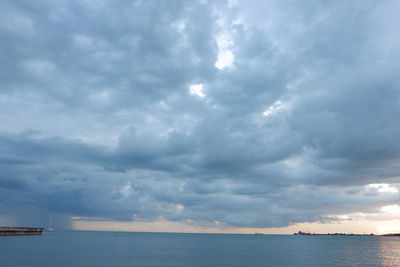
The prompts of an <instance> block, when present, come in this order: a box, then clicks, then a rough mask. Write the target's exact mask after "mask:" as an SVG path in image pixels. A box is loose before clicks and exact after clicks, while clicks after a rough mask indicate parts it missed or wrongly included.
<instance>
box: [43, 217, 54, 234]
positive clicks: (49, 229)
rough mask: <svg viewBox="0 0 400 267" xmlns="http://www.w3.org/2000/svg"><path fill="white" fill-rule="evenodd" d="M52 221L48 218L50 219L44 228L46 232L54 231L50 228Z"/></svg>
mask: <svg viewBox="0 0 400 267" xmlns="http://www.w3.org/2000/svg"><path fill="white" fill-rule="evenodd" d="M52 221H53V220H51V219H50V221H49V227H47V228H46V229H45V231H46V232H54V229H53V228H51V223H52Z"/></svg>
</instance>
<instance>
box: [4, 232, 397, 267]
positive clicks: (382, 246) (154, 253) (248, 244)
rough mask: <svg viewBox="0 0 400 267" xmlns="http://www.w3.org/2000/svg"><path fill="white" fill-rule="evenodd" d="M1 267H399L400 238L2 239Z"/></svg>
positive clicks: (53, 235)
mask: <svg viewBox="0 0 400 267" xmlns="http://www.w3.org/2000/svg"><path fill="white" fill-rule="evenodd" d="M0 266H1V267H63V266H65V267H66V266H68V267H131V266H132V267H133V266H135V267H140V266H143V267H150V266H151V267H156V266H157V267H167V266H182V267H200V266H207V267H212V266H221V267H222V266H226V267H228V266H229V267H235V266H237V267H247V266H248V267H250V266H255V267H256V266H257V267H259V266H296V267H297V266H329V267H331V266H338V267H339V266H340V267H345V266H351V267H355V266H400V237H384V236H299V235H243V234H181V233H126V232H95V231H55V232H45V233H43V235H39V236H0Z"/></svg>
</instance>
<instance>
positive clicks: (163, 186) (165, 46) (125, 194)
mask: <svg viewBox="0 0 400 267" xmlns="http://www.w3.org/2000/svg"><path fill="white" fill-rule="evenodd" d="M261 2H262V3H261ZM1 7H2V8H1V10H2V11H1V12H2V15H4V16H0V18H1V20H2V23H1V26H0V38H1V41H2V42H1V43H2V45H1V46H0V59H1V60H2V62H3V63H4V64H2V66H1V67H0V121H1V126H0V132H1V134H0V168H1V174H0V192H1V196H0V199H1V207H3V208H4V209H2V210H4V211H2V213H0V215H1V214H3V215H6V214H7V216H8V215H10V214H11V215H12V216H14V217H15V220H17V221H19V223H23V222H25V223H27V217H26V216H22V213H29V214H31V213H33V212H35V211H37V212H38V213H43V214H45V215H46V216H54V217H56V216H58V217H57V218H59V219H58V220H57V221H58V223H59V224H63V225H66V226H68V225H67V223H68V219H67V218H68V216H84V217H96V218H97V217H98V218H110V219H116V220H133V219H135V218H141V219H145V220H154V219H156V218H158V217H160V216H162V217H164V218H166V219H168V220H191V221H195V222H196V223H198V224H199V225H201V224H203V223H205V224H207V223H211V224H212V223H213V222H214V221H218V222H221V223H225V224H230V225H237V226H255V227H268V226H285V225H288V224H291V223H295V222H304V221H315V220H324V219H326V216H327V215H331V214H343V213H351V212H355V211H365V212H374V211H376V209H378V208H379V207H380V206H382V205H388V204H396V203H398V197H397V194H381V193H376V192H375V191H374V192H375V193H374V192H372V191H371V190H370V191H368V190H367V191H368V192H367V191H365V190H366V189H365V188H364V186H365V185H366V184H369V183H382V182H387V183H395V184H396V183H397V182H398V177H399V168H398V161H399V152H400V148H399V145H398V141H397V139H398V136H399V133H400V132H399V129H400V128H399V126H398V123H397V120H398V118H399V115H400V114H399V112H400V109H399V103H400V94H399V90H398V87H399V82H400V81H399V79H398V75H397V70H398V69H399V68H398V62H399V60H398V59H399V58H398V52H399V47H398V45H396V44H397V43H398V38H397V36H398V35H396V34H395V33H396V31H397V28H396V27H395V25H396V22H397V20H398V19H396V18H394V17H393V16H390V17H389V18H388V17H386V16H385V14H386V13H388V14H392V13H393V12H394V11H393V10H398V8H399V6H398V4H397V3H395V2H393V1H385V2H382V3H376V2H374V1H354V2H352V3H347V2H344V1H339V2H335V3H329V4H327V3H322V2H320V1H300V2H298V1H269V2H268V3H266V2H265V1H256V2H254V3H245V2H242V1H238V4H237V5H235V6H233V7H230V6H229V5H228V3H227V2H225V1H218V2H207V1H200V2H197V1H193V2H187V1H172V2H171V1H168V2H159V1H133V2H130V3H127V2H125V1H112V2H103V1H100V2H98V1H97V2H96V3H93V2H90V1H89V2H80V1H58V2H57V3H55V2H52V1H40V2H35V3H33V2H12V1H4V2H3V3H1ZM265 14H269V15H268V16H266V15H265ZM392 15H393V14H392ZM221 33H224V34H229V35H230V37H231V38H232V40H233V45H232V51H233V53H234V65H233V66H231V67H227V68H224V69H222V70H219V69H217V68H216V67H215V66H214V64H215V61H216V60H217V57H218V46H217V41H216V39H217V37H218V35H219V34H221ZM191 84H203V86H204V93H205V94H206V96H205V97H203V98H201V97H198V96H196V95H192V94H190V91H189V87H190V85H191ZM267 110H269V113H268V112H267V113H265V114H264V115H263V112H265V111H267ZM10 204H12V206H13V209H5V207H7V206H9V205H10ZM12 210H16V212H12ZM18 210H20V211H18ZM28 210H29V212H28ZM52 214H53V215H52ZM43 220H44V221H43ZM43 220H42V221H41V219H37V220H36V223H38V224H39V223H45V222H46V219H43Z"/></svg>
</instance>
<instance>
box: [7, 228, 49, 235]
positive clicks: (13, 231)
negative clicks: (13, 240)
mask: <svg viewBox="0 0 400 267" xmlns="http://www.w3.org/2000/svg"><path fill="white" fill-rule="evenodd" d="M43 230H44V229H43V228H32V227H4V226H0V236H1V235H41V234H42V233H43Z"/></svg>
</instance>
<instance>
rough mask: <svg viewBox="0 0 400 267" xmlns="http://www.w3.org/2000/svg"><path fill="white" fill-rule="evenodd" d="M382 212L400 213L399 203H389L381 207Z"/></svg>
mask: <svg viewBox="0 0 400 267" xmlns="http://www.w3.org/2000/svg"><path fill="white" fill-rule="evenodd" d="M381 212H384V213H389V214H395V215H400V207H399V205H388V206H384V207H382V208H381Z"/></svg>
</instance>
